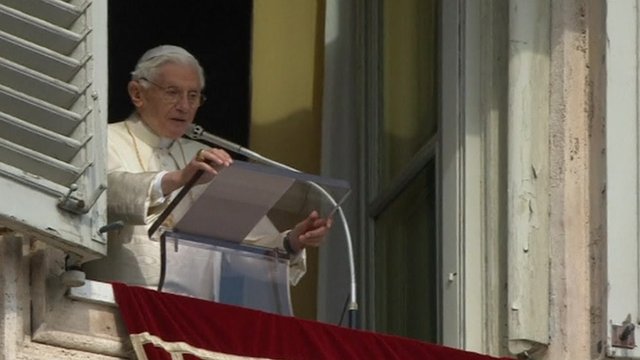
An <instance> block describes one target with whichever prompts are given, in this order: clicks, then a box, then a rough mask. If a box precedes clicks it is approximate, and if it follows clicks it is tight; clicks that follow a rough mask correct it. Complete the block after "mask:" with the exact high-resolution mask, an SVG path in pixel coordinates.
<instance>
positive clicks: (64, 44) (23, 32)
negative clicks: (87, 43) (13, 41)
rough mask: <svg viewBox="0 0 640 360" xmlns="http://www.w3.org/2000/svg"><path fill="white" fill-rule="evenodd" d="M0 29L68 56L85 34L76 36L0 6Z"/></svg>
mask: <svg viewBox="0 0 640 360" xmlns="http://www.w3.org/2000/svg"><path fill="white" fill-rule="evenodd" d="M0 29H2V30H3V31H5V32H7V33H9V34H12V35H14V36H17V37H20V38H23V39H25V40H27V41H30V42H33V43H35V44H38V45H41V46H46V47H47V48H49V49H51V50H53V51H56V52H58V53H61V54H64V55H68V54H70V53H71V52H72V51H73V50H74V49H75V48H76V47H77V46H78V44H80V42H81V41H82V40H83V39H84V37H85V36H86V34H87V30H84V31H83V32H82V33H80V34H77V33H74V32H73V31H69V30H67V29H65V28H62V27H59V26H56V25H54V24H51V23H49V22H46V21H43V20H41V19H38V18H36V17H33V16H30V15H27V14H25V13H23V12H20V11H16V10H14V9H12V8H10V7H7V6H4V5H2V4H0Z"/></svg>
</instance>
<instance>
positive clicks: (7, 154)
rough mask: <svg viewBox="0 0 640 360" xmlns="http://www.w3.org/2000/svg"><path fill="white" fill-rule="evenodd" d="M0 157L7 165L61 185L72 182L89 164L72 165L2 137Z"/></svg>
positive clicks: (67, 184) (0, 140) (0, 139)
mask: <svg viewBox="0 0 640 360" xmlns="http://www.w3.org/2000/svg"><path fill="white" fill-rule="evenodd" d="M0 158H2V160H3V162H4V163H5V164H7V165H11V166H14V167H16V168H18V169H20V170H22V171H27V172H29V173H31V174H34V175H38V176H42V177H44V178H46V179H48V180H50V181H53V182H55V183H57V184H60V185H63V186H69V185H71V184H72V183H74V182H75V181H76V179H78V177H79V176H80V175H81V174H82V173H83V172H84V171H85V170H86V168H87V167H88V166H89V165H90V163H85V164H84V165H83V166H82V167H77V166H73V165H71V164H68V163H66V162H63V161H60V160H57V159H54V158H52V157H50V156H46V155H44V154H42V153H39V152H37V151H33V150H31V149H28V148H26V147H24V146H20V145H18V144H15V143H12V142H10V141H7V140H5V139H2V138H0Z"/></svg>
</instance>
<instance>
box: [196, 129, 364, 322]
mask: <svg viewBox="0 0 640 360" xmlns="http://www.w3.org/2000/svg"><path fill="white" fill-rule="evenodd" d="M185 136H186V137H188V138H190V139H192V140H196V141H198V142H206V143H210V144H214V145H217V146H220V147H221V148H224V149H226V150H229V151H231V152H234V153H236V154H238V155H242V156H245V157H246V158H248V159H251V160H254V161H256V162H259V163H262V164H267V165H271V166H274V167H277V168H281V169H286V170H289V171H293V172H296V173H300V172H301V171H300V170H298V169H296V168H293V167H291V166H288V165H285V164H282V163H280V162H277V161H275V160H272V159H269V158H268V157H265V156H262V155H260V154H258V153H257V152H255V151H251V150H249V149H247V148H245V147H243V146H241V145H238V144H236V143H234V142H232V141H229V140H227V139H223V138H221V137H219V136H216V135H213V134H211V133H208V132H206V131H204V129H203V128H202V126H200V125H196V124H191V125H189V128H188V129H187V132H186V133H185ZM309 184H310V185H311V186H313V187H314V188H315V189H317V190H318V191H320V192H321V193H322V194H323V195H324V196H325V197H326V198H327V199H328V200H329V202H331V205H332V206H333V209H334V210H333V211H335V212H337V213H338V215H339V216H340V221H341V222H342V225H343V227H344V235H345V242H346V243H347V253H348V258H349V272H350V281H351V282H350V295H349V296H350V300H349V306H348V309H349V327H351V328H354V329H355V327H356V312H357V311H358V302H357V300H356V299H357V291H356V270H355V261H354V256H353V242H352V240H351V233H350V231H349V224H348V223H347V218H346V217H345V215H344V212H343V211H342V207H341V206H340V205H341V204H339V203H338V202H336V200H335V199H334V198H333V196H331V194H329V193H328V192H327V191H326V190H325V189H324V188H323V187H321V186H320V185H318V184H316V183H314V182H312V181H309ZM333 211H332V213H333Z"/></svg>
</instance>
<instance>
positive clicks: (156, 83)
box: [84, 45, 331, 287]
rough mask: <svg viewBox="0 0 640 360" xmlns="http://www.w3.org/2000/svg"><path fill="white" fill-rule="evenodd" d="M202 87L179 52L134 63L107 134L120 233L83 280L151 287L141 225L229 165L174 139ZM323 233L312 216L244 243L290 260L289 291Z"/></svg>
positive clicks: (152, 253)
mask: <svg viewBox="0 0 640 360" xmlns="http://www.w3.org/2000/svg"><path fill="white" fill-rule="evenodd" d="M204 84H205V81H204V72H203V70H202V67H201V66H200V64H199V63H198V61H197V60H196V59H195V57H194V56H193V55H191V54H190V53H189V52H187V51H186V50H184V49H183V48H180V47H177V46H171V45H163V46H159V47H156V48H153V49H151V50H149V51H147V52H146V53H145V54H144V55H143V56H142V57H141V58H140V60H139V61H138V63H137V65H136V68H135V70H134V71H133V72H132V73H131V81H130V82H129V85H128V91H129V96H130V98H131V102H132V103H133V105H134V107H135V111H134V113H133V114H132V115H131V116H130V117H129V118H128V119H126V120H125V121H122V122H119V123H114V124H110V125H109V133H108V144H109V158H108V181H109V190H108V216H109V221H110V222H113V221H117V220H122V221H123V222H124V223H125V226H124V228H122V229H121V230H119V231H116V232H114V233H110V234H109V243H108V255H107V256H106V257H105V258H103V259H100V260H95V261H92V262H89V263H87V264H85V265H84V270H85V271H86V273H87V276H88V277H89V278H92V279H95V280H103V281H121V282H125V283H129V284H135V285H142V286H149V287H155V286H157V285H158V282H159V275H160V250H159V243H158V241H157V240H154V239H149V237H148V236H147V229H148V227H149V225H150V224H151V223H152V222H153V220H154V219H156V218H157V217H158V215H159V214H160V213H161V212H162V211H163V210H164V209H165V208H166V207H167V205H168V203H169V202H170V200H171V198H172V195H173V194H174V193H175V192H176V190H178V189H180V188H181V187H183V186H184V185H185V184H186V183H187V181H188V180H189V179H190V178H191V177H192V176H193V175H194V174H195V173H196V172H197V171H198V170H202V171H203V172H204V175H203V176H202V177H201V178H200V182H201V183H203V182H208V181H211V180H212V179H213V178H214V177H215V176H216V175H217V173H218V171H220V170H221V169H222V168H224V167H226V166H229V165H230V164H231V163H232V162H233V160H232V159H231V157H230V156H229V154H228V153H227V152H225V151H224V150H222V149H217V148H205V147H203V145H201V144H199V143H197V142H194V141H191V140H188V139H184V138H182V136H183V135H184V133H185V132H186V131H187V129H188V127H189V125H190V124H191V123H192V122H193V120H194V117H195V115H196V112H197V110H198V108H199V107H200V105H202V103H203V101H204V95H202V89H203V88H204ZM205 160H206V161H205ZM330 226H331V221H330V220H327V219H322V218H320V217H319V216H318V214H317V213H316V212H315V211H314V212H312V213H311V214H310V215H309V216H308V217H307V218H306V219H305V220H303V221H302V222H300V223H299V224H297V225H296V226H295V227H294V228H293V229H292V230H291V231H290V232H288V233H287V235H286V236H284V234H277V233H276V234H271V235H268V236H265V234H256V233H254V232H252V233H251V234H249V236H248V237H247V239H245V241H249V242H254V243H256V244H259V245H263V246H270V247H279V248H282V249H285V250H287V251H288V252H289V253H291V254H292V255H293V259H292V262H291V282H292V283H294V284H295V283H296V282H297V281H298V280H299V279H300V277H301V276H302V275H303V274H304V272H305V254H304V248H305V247H307V246H318V245H319V244H320V243H321V242H322V241H323V238H324V235H325V234H326V232H327V231H328V229H329V227H330Z"/></svg>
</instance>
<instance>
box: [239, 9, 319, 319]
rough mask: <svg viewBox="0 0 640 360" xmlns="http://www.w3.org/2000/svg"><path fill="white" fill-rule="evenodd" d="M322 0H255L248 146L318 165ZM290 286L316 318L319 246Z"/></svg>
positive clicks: (301, 313)
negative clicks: (303, 273) (295, 282)
mask: <svg viewBox="0 0 640 360" xmlns="http://www.w3.org/2000/svg"><path fill="white" fill-rule="evenodd" d="M324 9H325V2H324V0H254V10H253V16H254V19H253V50H252V51H253V53H252V57H253V59H252V69H251V71H252V93H251V98H252V103H251V106H252V109H251V110H252V111H251V130H250V131H251V132H250V140H249V145H250V147H251V148H252V149H253V150H255V151H257V152H259V153H261V154H263V155H265V156H268V157H271V158H273V159H275V160H277V161H280V162H283V163H285V164H288V165H291V166H293V167H295V168H297V169H300V170H302V171H304V172H309V173H315V174H317V173H319V171H320V150H321V149H320V144H321V142H320V141H321V112H320V111H321V100H322V69H323V61H322V59H323V50H322V49H323V47H324ZM308 255H309V261H308V265H309V270H308V271H307V274H306V275H305V277H304V278H303V279H302V281H301V282H300V283H299V284H298V285H297V286H296V287H294V288H293V289H292V296H293V305H294V312H295V314H296V316H298V317H304V318H309V319H315V317H316V286H317V251H315V250H313V251H309V252H308Z"/></svg>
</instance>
